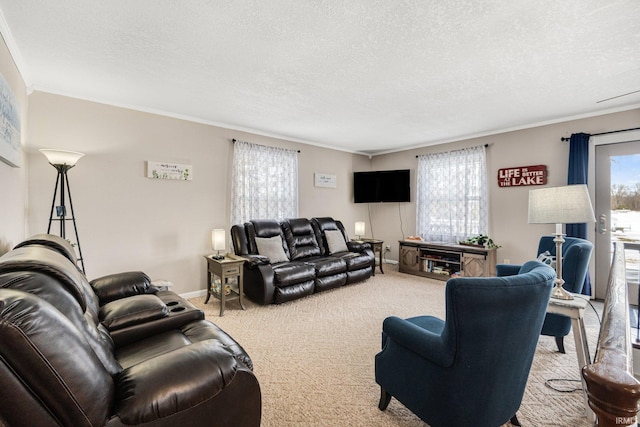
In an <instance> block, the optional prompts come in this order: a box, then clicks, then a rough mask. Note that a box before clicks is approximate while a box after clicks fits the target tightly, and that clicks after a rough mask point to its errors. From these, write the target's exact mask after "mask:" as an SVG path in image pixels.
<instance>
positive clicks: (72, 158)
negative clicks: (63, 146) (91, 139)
mask: <svg viewBox="0 0 640 427" xmlns="http://www.w3.org/2000/svg"><path fill="white" fill-rule="evenodd" d="M40 152H41V153H42V154H44V156H45V157H46V158H47V160H48V161H49V163H51V164H52V165H54V166H57V165H67V166H69V167H72V166H75V165H76V163H78V160H80V158H81V157H82V156H84V154H83V153H78V152H77V151H67V150H50V149H45V148H43V149H41V150H40Z"/></svg>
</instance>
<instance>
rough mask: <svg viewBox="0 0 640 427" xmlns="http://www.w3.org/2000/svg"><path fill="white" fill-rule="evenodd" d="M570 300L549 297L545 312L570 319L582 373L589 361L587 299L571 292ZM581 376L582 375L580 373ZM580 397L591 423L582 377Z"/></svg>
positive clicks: (593, 419) (585, 388)
mask: <svg viewBox="0 0 640 427" xmlns="http://www.w3.org/2000/svg"><path fill="white" fill-rule="evenodd" d="M573 295H574V298H573V299H572V300H562V299H555V298H551V299H549V305H548V306H547V313H555V314H561V315H563V316H567V317H569V318H570V319H571V327H572V328H573V331H572V332H573V338H574V341H575V343H576V353H577V357H578V372H579V373H580V374H582V368H583V367H584V366H585V365H587V364H589V363H591V356H590V355H589V342H588V341H587V332H586V330H585V328H584V309H585V308H586V306H587V304H588V303H589V301H587V299H586V298H583V297H581V296H577V294H573ZM580 376H582V375H580ZM582 397H583V398H584V406H585V411H586V415H587V420H589V422H590V423H592V424H593V421H595V415H594V413H593V411H592V410H591V408H590V407H589V399H588V398H587V387H586V385H585V383H584V377H583V378H582Z"/></svg>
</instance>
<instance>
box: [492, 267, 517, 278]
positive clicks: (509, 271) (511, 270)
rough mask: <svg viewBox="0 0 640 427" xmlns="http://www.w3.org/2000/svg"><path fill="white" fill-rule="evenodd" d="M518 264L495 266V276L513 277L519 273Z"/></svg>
mask: <svg viewBox="0 0 640 427" xmlns="http://www.w3.org/2000/svg"><path fill="white" fill-rule="evenodd" d="M520 267H522V266H521V265H519V264H496V276H498V277H504V276H515V275H516V274H518V272H519V271H520Z"/></svg>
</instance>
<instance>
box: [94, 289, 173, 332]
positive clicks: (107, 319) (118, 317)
mask: <svg viewBox="0 0 640 427" xmlns="http://www.w3.org/2000/svg"><path fill="white" fill-rule="evenodd" d="M168 315H169V309H168V308H167V306H166V305H165V303H164V302H163V301H162V300H161V299H160V298H158V297H157V296H155V295H134V296H131V297H127V298H121V299H118V300H115V301H111V302H108V303H106V304H105V305H103V306H102V307H100V313H99V317H100V323H102V324H103V325H104V326H105V328H107V329H108V330H109V331H114V330H118V329H121V328H125V327H128V326H132V325H138V324H140V323H146V322H150V321H152V320H156V319H161V318H163V317H167V316H168Z"/></svg>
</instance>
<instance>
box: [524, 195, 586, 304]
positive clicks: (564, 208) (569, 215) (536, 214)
mask: <svg viewBox="0 0 640 427" xmlns="http://www.w3.org/2000/svg"><path fill="white" fill-rule="evenodd" d="M595 221H596V218H595V216H594V214H593V208H592V207H591V199H590V198H589V191H588V190H587V186H586V185H584V184H578V185H567V186H564V187H553V188H540V189H536V190H529V224H555V225H556V232H555V236H556V237H555V239H553V241H554V242H555V243H556V286H555V288H554V289H553V292H552V293H551V298H557V299H564V300H570V299H573V297H572V296H571V294H570V293H569V292H567V291H566V290H564V288H563V287H562V285H563V284H564V280H563V279H562V244H563V243H564V238H563V237H562V236H564V234H563V233H562V224H576V223H583V222H595Z"/></svg>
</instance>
